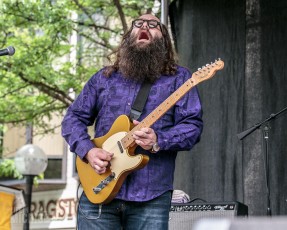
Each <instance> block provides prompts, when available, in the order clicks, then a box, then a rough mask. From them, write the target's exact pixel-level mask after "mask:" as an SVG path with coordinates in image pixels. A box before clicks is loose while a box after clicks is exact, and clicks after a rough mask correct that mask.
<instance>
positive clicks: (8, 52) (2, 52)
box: [0, 46, 15, 56]
mask: <svg viewBox="0 0 287 230" xmlns="http://www.w3.org/2000/svg"><path fill="white" fill-rule="evenodd" d="M14 53H15V49H14V47H13V46H8V47H7V48H6V49H2V50H0V56H4V55H9V56H12V55H13V54H14Z"/></svg>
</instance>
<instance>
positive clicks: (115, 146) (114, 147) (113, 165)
mask: <svg viewBox="0 0 287 230" xmlns="http://www.w3.org/2000/svg"><path fill="white" fill-rule="evenodd" d="M130 128H131V124H130V121H129V118H128V117H127V116H125V115H121V116H119V117H118V118H117V119H116V120H115V122H114V123H113V125H112V127H111V129H110V130H109V132H108V133H107V134H106V135H104V136H102V137H99V138H95V139H93V142H94V143H95V145H96V146H97V148H102V149H104V150H106V151H108V152H111V153H114V157H113V158H112V160H111V162H110V166H109V167H108V169H107V171H106V172H105V173H104V174H101V175H99V174H97V173H96V172H95V170H94V169H93V167H92V166H91V165H90V164H88V163H86V162H84V161H82V160H81V158H79V157H77V160H76V166H77V170H78V174H79V177H80V181H81V184H82V186H83V189H84V191H85V193H86V195H87V197H88V199H89V200H90V201H91V202H92V203H95V204H104V203H108V202H110V201H111V200H112V199H113V198H114V197H115V196H116V194H117V193H118V191H119V189H120V188H121V186H122V184H123V182H124V180H125V178H126V177H127V175H128V174H129V173H131V172H132V171H134V170H137V169H140V168H143V167H144V166H145V165H146V164H147V163H148V160H149V157H148V156H145V155H140V154H139V155H135V156H134V155H133V151H134V148H132V147H131V148H129V149H125V148H124V147H123V146H122V145H121V143H120V141H121V139H122V138H124V137H125V136H126V134H127V132H129V131H130ZM97 189H98V190H97Z"/></svg>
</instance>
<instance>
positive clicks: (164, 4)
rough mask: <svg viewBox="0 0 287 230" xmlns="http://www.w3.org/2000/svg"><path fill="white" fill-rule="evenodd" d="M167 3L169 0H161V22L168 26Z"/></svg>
mask: <svg viewBox="0 0 287 230" xmlns="http://www.w3.org/2000/svg"><path fill="white" fill-rule="evenodd" d="M168 5H169V0H161V18H160V20H161V23H162V24H164V25H165V26H168Z"/></svg>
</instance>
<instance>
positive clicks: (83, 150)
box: [75, 140, 95, 160]
mask: <svg viewBox="0 0 287 230" xmlns="http://www.w3.org/2000/svg"><path fill="white" fill-rule="evenodd" d="M92 148H95V144H94V143H93V142H92V141H91V140H82V141H81V143H80V144H78V146H77V148H76V150H75V153H76V154H77V155H78V156H79V157H80V158H81V159H82V160H83V158H84V157H85V156H86V154H87V153H88V152H89V151H90V150H91V149H92Z"/></svg>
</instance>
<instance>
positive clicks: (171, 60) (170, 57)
mask: <svg viewBox="0 0 287 230" xmlns="http://www.w3.org/2000/svg"><path fill="white" fill-rule="evenodd" d="M160 26H161V31H162V39H163V41H164V46H165V48H166V49H167V52H166V57H165V61H164V65H163V67H162V72H161V74H164V75H174V74H175V72H176V61H175V57H174V51H173V47H172V42H171V38H170V35H169V33H168V30H167V28H166V26H165V25H163V24H161V25H160ZM132 30H133V27H132V26H131V27H130V29H129V30H128V31H127V32H126V33H125V34H124V35H123V38H122V41H121V43H120V45H119V47H118V49H117V50H116V51H115V52H113V53H112V54H110V55H109V56H108V59H109V57H110V56H111V55H113V54H116V60H115V62H114V64H112V65H109V66H107V67H106V68H105V70H104V75H105V76H107V77H109V76H111V74H112V73H113V72H115V71H118V70H119V62H120V59H121V56H120V49H121V47H122V45H123V44H125V43H126V42H127V39H129V38H130V36H131V32H132Z"/></svg>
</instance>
